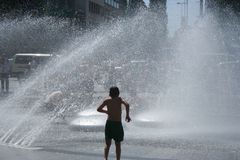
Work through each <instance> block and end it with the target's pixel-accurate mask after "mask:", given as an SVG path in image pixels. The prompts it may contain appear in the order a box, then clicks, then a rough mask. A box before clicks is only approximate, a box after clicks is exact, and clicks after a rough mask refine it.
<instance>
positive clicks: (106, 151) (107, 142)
mask: <svg viewBox="0 0 240 160" xmlns="http://www.w3.org/2000/svg"><path fill="white" fill-rule="evenodd" d="M111 143H112V140H111V139H106V146H105V148H104V158H105V160H108V154H109V149H110V147H111Z"/></svg>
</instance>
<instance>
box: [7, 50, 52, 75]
mask: <svg viewBox="0 0 240 160" xmlns="http://www.w3.org/2000/svg"><path fill="white" fill-rule="evenodd" d="M51 57H52V54H43V53H17V54H15V55H14V56H13V60H12V66H11V75H12V76H13V77H18V78H20V77H21V76H23V75H24V74H25V73H26V72H27V71H28V70H29V69H30V64H31V62H32V60H33V59H34V60H35V61H36V63H37V64H43V63H45V62H46V61H47V60H48V59H50V58H51Z"/></svg>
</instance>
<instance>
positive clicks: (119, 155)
mask: <svg viewBox="0 0 240 160" xmlns="http://www.w3.org/2000/svg"><path fill="white" fill-rule="evenodd" d="M115 145H116V158H117V160H120V158H121V142H116V141H115Z"/></svg>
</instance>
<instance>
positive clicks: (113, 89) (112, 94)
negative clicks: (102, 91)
mask: <svg viewBox="0 0 240 160" xmlns="http://www.w3.org/2000/svg"><path fill="white" fill-rule="evenodd" d="M119 94H120V92H119V89H118V87H111V88H110V90H109V96H110V97H112V98H115V97H118V96H119Z"/></svg>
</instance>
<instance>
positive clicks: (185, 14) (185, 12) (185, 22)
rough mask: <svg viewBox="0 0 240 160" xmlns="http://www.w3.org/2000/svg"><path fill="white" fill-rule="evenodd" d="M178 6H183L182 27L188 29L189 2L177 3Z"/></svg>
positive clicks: (186, 0)
mask: <svg viewBox="0 0 240 160" xmlns="http://www.w3.org/2000/svg"><path fill="white" fill-rule="evenodd" d="M177 4H178V5H181V24H182V27H186V26H187V25H188V0H184V1H183V2H177ZM182 6H183V7H182ZM182 8H183V9H182Z"/></svg>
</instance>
